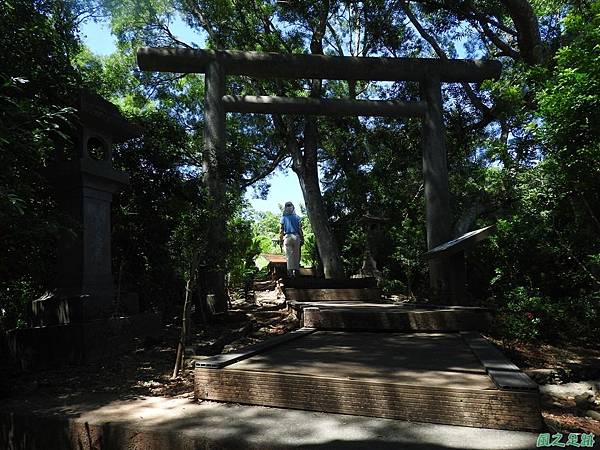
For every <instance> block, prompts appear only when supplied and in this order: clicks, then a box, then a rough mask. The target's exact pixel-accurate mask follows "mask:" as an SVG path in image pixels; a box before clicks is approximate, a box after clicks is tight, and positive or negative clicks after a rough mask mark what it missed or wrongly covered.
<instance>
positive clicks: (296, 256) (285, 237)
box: [279, 202, 304, 277]
mask: <svg viewBox="0 0 600 450" xmlns="http://www.w3.org/2000/svg"><path fill="white" fill-rule="evenodd" d="M279 224H280V227H279V240H280V241H283V245H284V246H285V256H286V260H287V271H288V276H289V277H295V276H297V275H298V273H299V271H300V247H301V246H302V244H303V243H304V235H303V234H302V223H301V219H300V217H298V215H296V213H295V208H294V204H293V203H292V202H286V203H285V206H284V208H283V216H282V217H281V220H280V221H279Z"/></svg>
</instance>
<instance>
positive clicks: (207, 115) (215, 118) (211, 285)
mask: <svg viewBox="0 0 600 450" xmlns="http://www.w3.org/2000/svg"><path fill="white" fill-rule="evenodd" d="M224 94H225V72H224V70H223V67H222V66H221V64H220V63H219V62H217V61H211V62H210V63H208V64H207V66H206V72H205V76H204V155H203V161H202V162H203V169H204V182H205V185H206V186H207V188H208V194H209V197H210V200H209V201H210V207H211V208H213V210H214V211H215V212H216V211H217V208H219V207H222V206H223V200H224V186H223V180H222V176H220V174H219V172H220V171H221V170H222V167H220V164H221V161H222V156H223V154H224V153H225V147H226V140H225V139H226V137H225V119H226V112H225V107H224V105H223V100H222V99H223V95H224ZM224 230H225V220H224V217H223V215H222V214H214V215H213V216H212V218H211V221H210V223H209V225H208V230H207V253H206V254H207V259H208V260H207V261H206V262H207V263H208V264H207V270H206V289H207V292H206V293H207V294H215V304H214V306H215V308H214V309H215V311H217V312H224V311H227V300H228V299H227V293H226V291H225V274H224V272H223V268H222V267H220V266H221V265H222V263H223V259H224V257H225V255H224V254H223V248H224V246H225V240H224Z"/></svg>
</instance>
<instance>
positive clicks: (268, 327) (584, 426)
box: [0, 291, 600, 435]
mask: <svg viewBox="0 0 600 450" xmlns="http://www.w3.org/2000/svg"><path fill="white" fill-rule="evenodd" d="M174 323H175V325H173V324H170V325H166V326H165V327H164V329H163V330H162V332H161V334H160V335H158V336H157V337H156V339H153V340H146V341H145V342H141V341H140V342H137V343H136V349H135V350H134V351H132V352H131V353H129V354H124V355H122V356H121V357H119V358H116V359H114V360H111V361H105V362H102V363H94V364H88V365H86V366H76V367H64V368H61V369H54V370H45V371H39V372H32V373H18V372H17V371H16V370H15V369H14V367H13V366H11V365H10V364H9V363H8V361H7V360H6V359H3V360H2V361H0V399H2V398H15V397H22V396H35V398H37V399H40V400H42V399H44V398H46V399H54V400H56V399H60V400H61V401H63V402H65V403H68V402H75V401H77V400H78V399H80V398H84V397H85V396H86V395H90V394H92V395H99V394H100V395H101V394H110V395H112V396H118V397H119V398H121V399H128V398H137V397H141V396H166V397H192V396H193V374H192V363H193V361H192V360H190V359H187V364H185V366H184V367H183V369H182V371H181V372H180V374H179V376H178V377H177V378H176V379H171V374H172V371H173V365H174V361H175V352H176V345H177V341H178V338H179V332H180V331H179V330H180V328H179V324H180V320H175V321H174ZM298 326H299V324H298V322H297V320H295V318H294V316H293V315H291V314H290V313H289V312H288V310H287V309H286V308H285V305H284V303H283V301H282V300H280V299H277V295H276V292H275V291H264V292H259V291H257V292H256V293H255V298H254V300H253V301H245V300H237V301H234V302H233V304H232V305H231V309H230V313H229V314H228V318H227V319H226V320H221V321H220V323H215V324H212V325H210V326H196V331H195V333H194V335H193V337H192V339H191V342H190V345H189V346H188V349H187V355H191V354H192V353H195V354H196V355H211V354H218V353H221V352H224V353H228V352H230V351H234V350H236V349H239V348H242V347H245V346H247V345H250V344H254V343H257V342H260V341H262V340H265V339H268V338H269V337H272V336H275V335H279V334H283V333H286V332H288V331H290V330H293V329H295V328H298ZM495 342H496V344H497V345H498V346H500V347H503V350H504V351H505V353H506V354H507V355H508V356H509V358H511V359H512V360H513V361H514V362H515V363H516V364H517V365H518V366H519V367H521V368H522V369H524V370H525V371H526V372H527V373H528V374H529V375H530V376H531V377H532V378H534V379H535V380H536V381H537V382H538V383H539V384H540V385H541V389H540V390H541V392H542V414H543V416H544V419H545V421H546V424H547V425H548V427H549V429H550V430H554V431H560V432H563V433H568V432H586V433H590V432H591V433H595V434H596V435H600V420H596V419H594V418H592V417H590V414H592V415H593V412H592V411H596V412H597V413H599V414H600V344H596V345H595V346H590V347H587V348H582V347H578V346H563V347H560V346H551V345H525V344H518V343H510V345H506V343H502V342H499V341H495ZM578 382H579V383H578ZM569 383H570V384H569ZM556 386H565V388H564V389H562V390H561V389H554V387H556Z"/></svg>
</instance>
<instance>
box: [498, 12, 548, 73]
mask: <svg viewBox="0 0 600 450" xmlns="http://www.w3.org/2000/svg"><path fill="white" fill-rule="evenodd" d="M502 3H503V4H504V6H506V9H507V10H508V14H509V15H510V18H511V19H512V21H513V23H514V24H515V28H516V29H517V42H518V46H519V50H520V52H521V55H522V57H523V60H524V61H525V62H526V63H527V64H530V65H534V64H539V63H541V62H542V58H543V47H542V39H541V36H540V25H539V22H538V18H537V15H536V14H535V11H534V10H533V7H532V5H531V2H530V1H529V0H502Z"/></svg>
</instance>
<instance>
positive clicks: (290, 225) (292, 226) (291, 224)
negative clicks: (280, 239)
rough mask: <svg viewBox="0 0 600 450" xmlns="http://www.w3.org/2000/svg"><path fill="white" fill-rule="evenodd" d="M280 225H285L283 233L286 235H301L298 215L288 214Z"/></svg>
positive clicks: (282, 218)
mask: <svg viewBox="0 0 600 450" xmlns="http://www.w3.org/2000/svg"><path fill="white" fill-rule="evenodd" d="M279 223H280V224H281V225H283V232H284V233H285V234H292V233H296V234H300V217H298V216H297V215H296V214H286V215H284V216H282V217H281V220H280V221H279Z"/></svg>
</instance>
